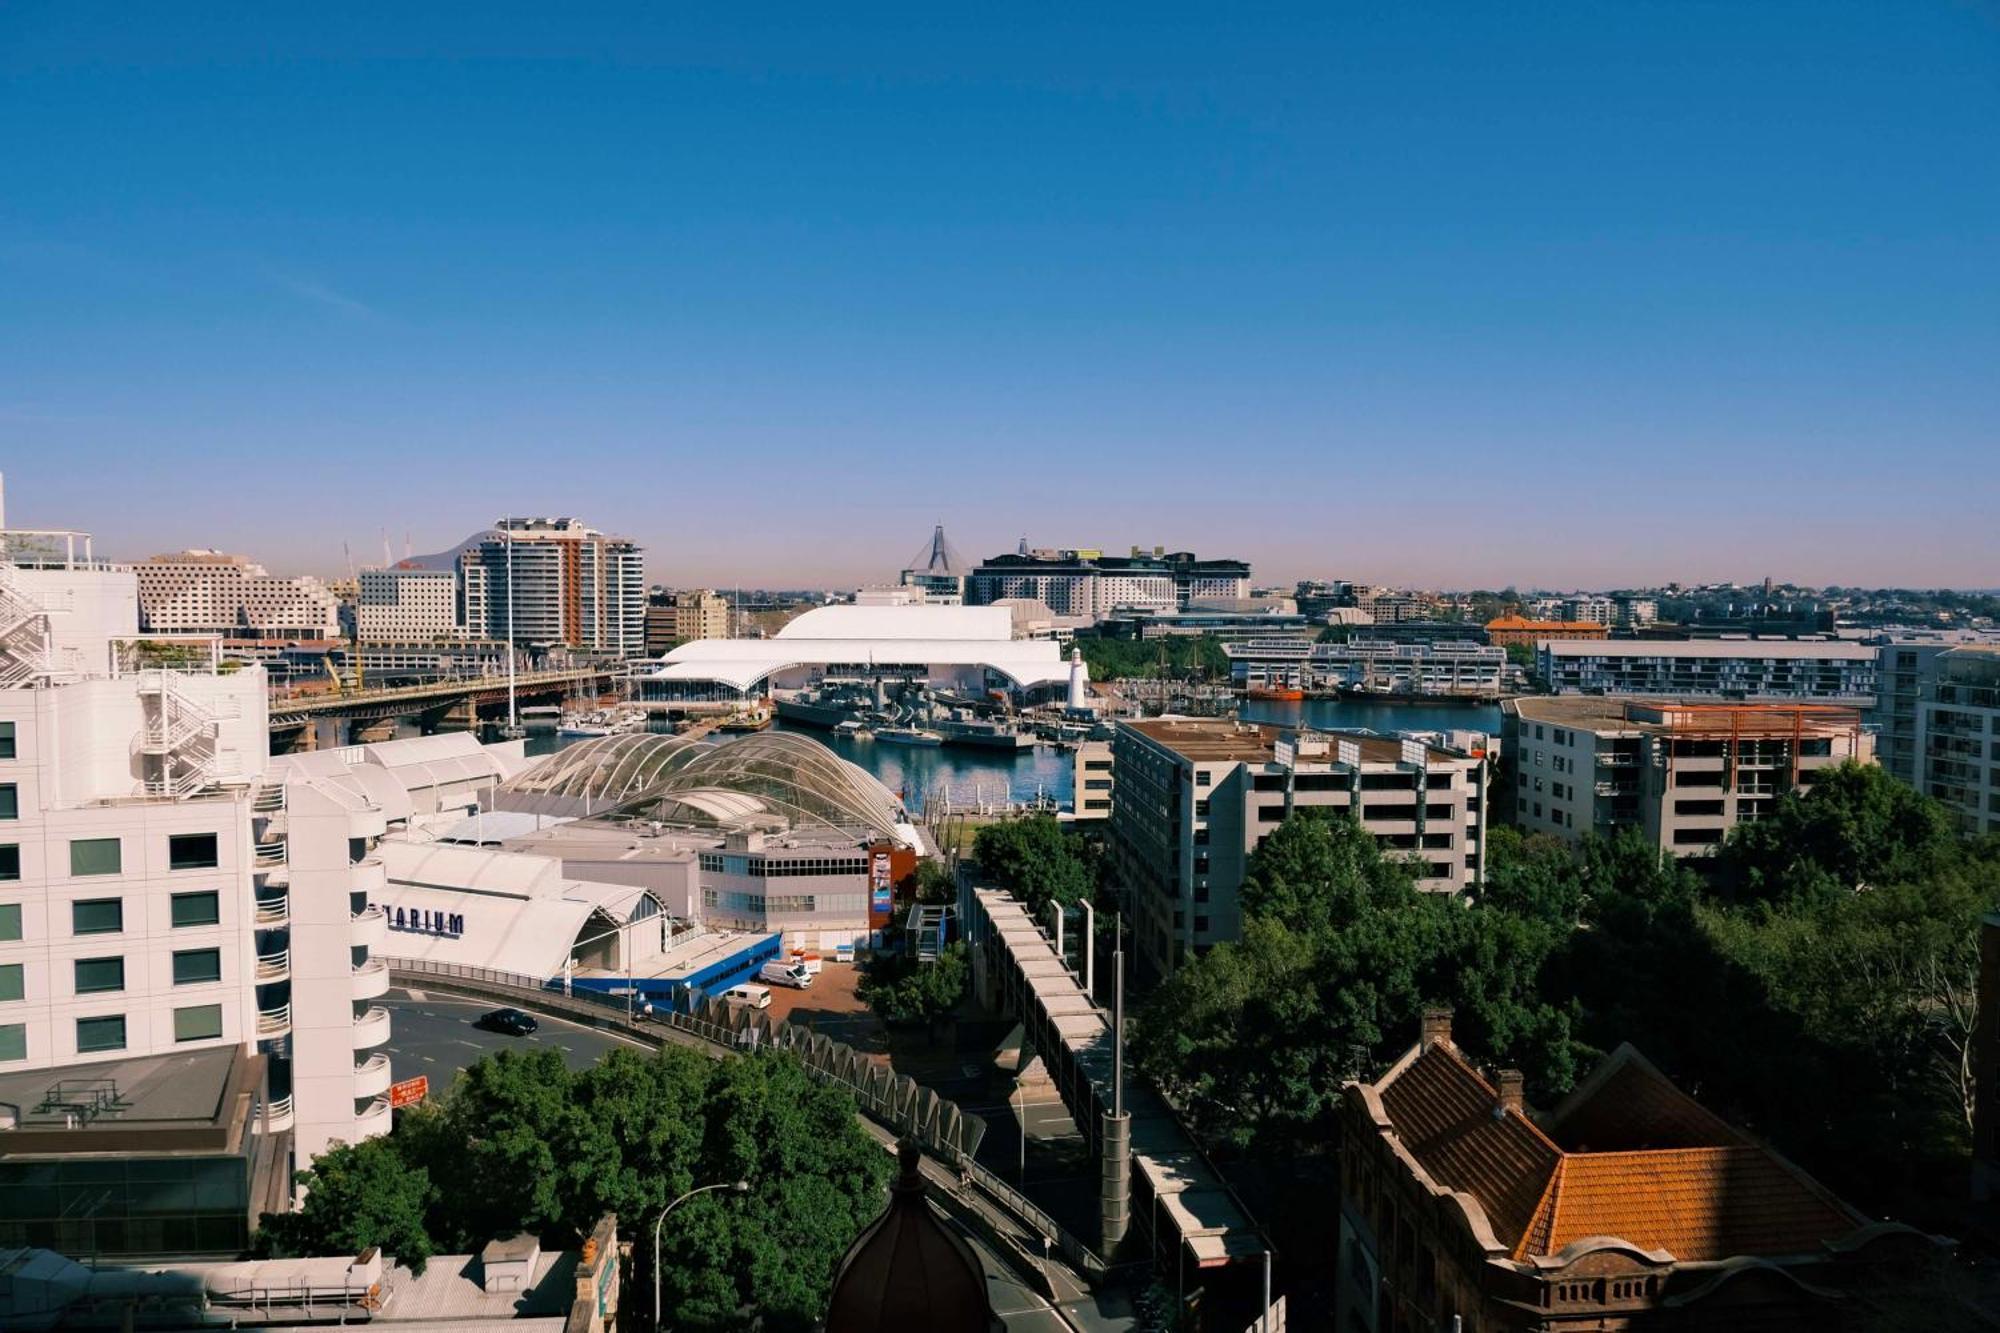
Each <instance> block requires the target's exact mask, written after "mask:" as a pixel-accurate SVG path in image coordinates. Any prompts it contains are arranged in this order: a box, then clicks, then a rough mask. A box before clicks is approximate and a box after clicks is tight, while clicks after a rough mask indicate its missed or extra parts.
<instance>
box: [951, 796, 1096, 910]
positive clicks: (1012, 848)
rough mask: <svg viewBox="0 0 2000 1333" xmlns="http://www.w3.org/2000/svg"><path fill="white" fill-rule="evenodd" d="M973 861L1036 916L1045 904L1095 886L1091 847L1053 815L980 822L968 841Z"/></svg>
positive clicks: (1077, 897) (1070, 899)
mask: <svg viewBox="0 0 2000 1333" xmlns="http://www.w3.org/2000/svg"><path fill="white" fill-rule="evenodd" d="M972 859H973V860H975V861H977V862H978V863H979V868H980V869H981V870H982V871H984V872H985V874H986V876H987V878H988V879H989V880H991V881H992V882H993V883H994V884H995V885H996V886H998V887H1000V888H1003V889H1006V890H1007V891H1008V892H1010V893H1012V894H1013V895H1014V896H1015V897H1017V898H1019V899H1021V900H1022V901H1023V902H1025V903H1026V904H1027V905H1028V910H1029V911H1030V912H1031V913H1033V914H1034V916H1035V918H1036V919H1037V920H1041V919H1043V918H1044V916H1045V914H1046V913H1047V911H1048V906H1049V904H1050V903H1052V902H1056V903H1061V904H1062V905H1063V906H1064V907H1070V906H1073V905H1075V904H1076V903H1078V902H1081V901H1082V900H1083V899H1085V898H1088V897H1090V896H1091V894H1092V892H1093V890H1094V889H1095V887H1096V882H1097V870H1096V866H1095V863H1094V862H1093V859H1092V854H1091V851H1090V848H1089V847H1088V846H1087V845H1086V844H1085V843H1084V841H1083V839H1082V838H1080V837H1078V836H1077V835H1076V834H1073V833H1065V832H1064V831H1063V827H1062V825H1061V824H1059V823H1058V822H1056V818H1055V816H1054V815H1029V816H1027V817H1026V818H1023V819H1003V820H1000V821H999V822H997V823H993V824H986V825H983V826H982V827H981V828H980V830H979V832H978V833H977V834H976V835H974V837H973V840H972Z"/></svg>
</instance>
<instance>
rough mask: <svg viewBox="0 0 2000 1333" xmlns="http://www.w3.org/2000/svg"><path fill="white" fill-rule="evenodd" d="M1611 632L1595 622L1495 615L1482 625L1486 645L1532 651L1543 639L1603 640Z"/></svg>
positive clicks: (1599, 622)
mask: <svg viewBox="0 0 2000 1333" xmlns="http://www.w3.org/2000/svg"><path fill="white" fill-rule="evenodd" d="M1610 635H1611V631H1610V629H1609V628H1607V627H1606V625H1605V624H1604V623H1603V622H1602V621H1595V620H1529V619H1527V618H1526V617H1525V616H1497V617H1495V618H1494V619H1492V620H1489V621H1487V622H1486V642H1488V643H1490V644H1492V645H1494V646H1495V647H1498V648H1506V647H1509V646H1511V645H1514V644H1524V645H1526V646H1527V647H1529V648H1533V647H1534V646H1536V645H1537V644H1539V643H1541V642H1542V641H1543V640H1544V639H1604V638H1609V637H1610Z"/></svg>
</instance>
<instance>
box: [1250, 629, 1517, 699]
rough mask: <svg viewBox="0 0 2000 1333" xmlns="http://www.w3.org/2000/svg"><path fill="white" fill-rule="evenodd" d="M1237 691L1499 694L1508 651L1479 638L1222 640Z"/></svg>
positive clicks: (1475, 696) (1428, 695) (1439, 695)
mask: <svg viewBox="0 0 2000 1333" xmlns="http://www.w3.org/2000/svg"><path fill="white" fill-rule="evenodd" d="M1222 648H1223V651H1224V652H1225V653H1227V654H1228V655H1229V673H1230V680H1231V683H1233V684H1234V685H1235V686H1236V687H1237V688H1239V689H1296V690H1310V691H1315V692H1327V693H1332V692H1336V691H1338V692H1341V693H1350V694H1391V695H1411V696H1417V697H1426V698H1432V697H1434V698H1470V699H1480V698H1485V699H1490V698H1493V697H1495V696H1497V695H1498V694H1499V693H1500V685H1501V676H1502V673H1504V672H1505V671H1506V669H1507V652H1506V650H1505V649H1504V648H1494V647H1491V646H1489V645H1486V644H1483V643H1470V642H1465V641H1444V642H1437V643H1391V642H1388V641H1386V640H1381V639H1350V640H1348V641H1347V642H1346V643H1315V642H1313V641H1312V640H1311V639H1307V638H1263V639H1250V640H1248V641H1246V642H1242V643H1225V644H1224V645H1223V646H1222Z"/></svg>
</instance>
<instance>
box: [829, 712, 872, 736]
mask: <svg viewBox="0 0 2000 1333" xmlns="http://www.w3.org/2000/svg"><path fill="white" fill-rule="evenodd" d="M833 734H834V735H836V736H845V737H846V738H847V739H848V740H851V741H865V740H870V739H873V737H874V735H875V733H874V732H872V731H870V730H868V728H866V727H864V726H862V725H861V724H860V723H859V722H856V721H855V720H854V719H853V718H851V717H850V718H848V719H847V720H846V721H845V722H840V723H836V724H835V725H834V728H833Z"/></svg>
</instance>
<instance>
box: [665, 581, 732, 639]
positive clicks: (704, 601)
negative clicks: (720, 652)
mask: <svg viewBox="0 0 2000 1333" xmlns="http://www.w3.org/2000/svg"><path fill="white" fill-rule="evenodd" d="M728 637H729V599H728V598H727V597H724V596H722V595H721V594H720V593H717V592H716V591H715V590H714V589H712V588H689V589H684V590H682V591H680V592H677V593H675V594H674V638H675V639H676V640H677V641H679V642H681V643H690V642H692V641H694V640H695V639H726V638H728Z"/></svg>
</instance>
